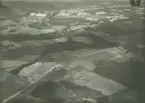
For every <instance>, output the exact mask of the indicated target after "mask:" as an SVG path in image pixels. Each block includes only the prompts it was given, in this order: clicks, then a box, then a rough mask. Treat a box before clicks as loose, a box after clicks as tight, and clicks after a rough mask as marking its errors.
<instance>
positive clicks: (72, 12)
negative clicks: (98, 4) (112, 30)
mask: <svg viewBox="0 0 145 103" xmlns="http://www.w3.org/2000/svg"><path fill="white" fill-rule="evenodd" d="M90 15H91V14H89V13H86V12H85V11H84V10H83V9H79V8H77V9H68V10H61V11H60V13H59V14H58V16H90Z"/></svg>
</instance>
